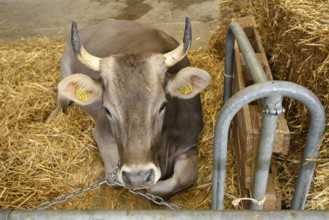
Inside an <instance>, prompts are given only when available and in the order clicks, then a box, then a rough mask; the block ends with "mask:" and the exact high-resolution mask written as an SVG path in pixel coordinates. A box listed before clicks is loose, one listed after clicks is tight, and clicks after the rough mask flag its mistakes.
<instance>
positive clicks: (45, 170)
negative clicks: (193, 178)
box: [0, 38, 234, 209]
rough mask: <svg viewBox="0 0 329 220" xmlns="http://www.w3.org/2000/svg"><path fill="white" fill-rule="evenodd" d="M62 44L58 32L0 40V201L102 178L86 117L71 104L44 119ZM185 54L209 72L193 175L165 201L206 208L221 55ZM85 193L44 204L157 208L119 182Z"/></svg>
mask: <svg viewBox="0 0 329 220" xmlns="http://www.w3.org/2000/svg"><path fill="white" fill-rule="evenodd" d="M63 44H64V41H63V40H62V39H49V38H37V39H29V40H17V41H12V42H7V43H5V44H1V45H0V72H1V75H0V79H1V84H0V97H1V98H0V112H1V119H0V136H1V138H0V207H1V208H15V209H27V208H33V207H35V206H36V205H38V204H40V203H42V202H45V201H48V200H52V199H54V198H55V197H57V196H59V195H61V194H68V193H71V192H72V191H73V190H75V189H77V188H79V187H86V186H88V185H89V184H90V183H92V182H94V181H99V180H102V179H103V175H104V174H103V165H102V161H101V159H100V156H99V154H98V151H97V147H96V144H95V141H94V139H93V137H92V135H91V132H92V129H93V127H94V122H93V121H92V119H90V118H89V117H88V116H87V115H85V113H84V112H83V111H82V110H81V109H80V108H79V107H78V106H77V105H74V104H73V105H72V106H69V107H68V109H67V110H66V111H65V113H64V114H60V115H59V117H58V118H57V119H56V120H54V121H52V122H50V123H46V122H45V121H46V119H47V117H48V116H49V114H50V113H51V111H52V110H53V109H54V108H55V103H56V85H57V83H58V81H59V78H60V73H59V60H60V56H61V54H62V52H63ZM216 52H217V51H216ZM189 57H190V59H191V62H192V64H193V65H194V66H197V67H199V68H203V69H205V70H207V71H208V72H209V73H210V74H211V75H212V78H213V83H212V85H211V86H210V87H209V88H208V89H207V90H206V91H205V92H204V93H203V94H202V100H203V108H204V120H205V126H204V130H203V132H202V135H201V137H200V148H199V149H200V151H199V161H200V163H199V172H200V175H199V179H198V181H197V183H196V184H195V185H194V186H193V187H192V188H190V189H189V190H187V191H185V192H182V193H180V194H178V195H177V196H175V197H174V198H173V199H172V200H171V201H172V202H175V203H177V204H179V205H181V206H183V207H185V208H188V209H209V207H210V191H211V170H212V143H213V129H214V124H215V120H216V116H217V114H218V111H219V108H220V103H221V93H222V81H223V79H222V76H223V63H222V57H219V56H218V55H216V53H214V52H213V51H212V50H207V51H204V50H197V51H192V52H191V53H190V55H189ZM230 161H232V160H230ZM231 166H234V164H232V165H231ZM231 170H234V169H233V168H232V169H231ZM232 175H234V174H233V173H229V174H228V177H229V178H230V179H231V181H228V186H227V187H228V188H232V187H234V183H233V182H232V180H233V176H232ZM232 192H234V190H232ZM85 194H86V195H84V196H82V197H80V198H71V199H69V200H68V201H67V202H66V203H64V204H61V205H55V206H53V207H52V209H100V208H101V209H150V208H153V209H158V208H162V207H158V206H154V205H152V204H151V203H150V202H148V201H146V200H145V199H141V198H140V197H138V196H135V195H132V194H131V193H129V192H128V191H127V190H125V189H112V188H110V187H106V186H103V187H101V188H100V189H98V190H95V191H92V192H87V193H85ZM228 206H230V204H228Z"/></svg>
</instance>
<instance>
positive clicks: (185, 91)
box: [180, 82, 192, 95]
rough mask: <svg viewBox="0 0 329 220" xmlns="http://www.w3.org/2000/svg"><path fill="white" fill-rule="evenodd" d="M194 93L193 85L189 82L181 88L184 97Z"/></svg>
mask: <svg viewBox="0 0 329 220" xmlns="http://www.w3.org/2000/svg"><path fill="white" fill-rule="evenodd" d="M191 92H192V85H191V83H189V82H187V83H185V84H184V85H183V86H182V87H180V93H181V94H182V95H187V94H190V93H191Z"/></svg>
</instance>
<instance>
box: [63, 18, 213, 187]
mask: <svg viewBox="0 0 329 220" xmlns="http://www.w3.org/2000/svg"><path fill="white" fill-rule="evenodd" d="M132 40H133V39H132ZM190 44H191V25H190V22H189V19H186V25H185V34H184V39H183V42H182V43H181V44H180V45H179V46H178V47H177V48H176V49H175V50H173V51H171V52H168V53H166V54H158V53H145V54H122V55H112V56H110V57H106V58H98V57H95V56H93V55H91V54H89V53H88V52H87V51H86V50H85V49H84V48H83V46H82V45H81V44H80V40H79V36H78V32H77V27H76V24H75V23H74V22H73V23H72V47H73V50H74V52H75V55H76V57H77V58H78V59H79V60H80V61H81V62H82V63H83V64H85V65H86V66H87V67H89V68H90V69H92V70H95V71H98V72H100V78H99V80H94V79H92V78H90V77H88V76H86V75H84V74H74V75H71V76H69V77H66V78H64V79H63V80H62V81H61V82H60V83H59V86H58V88H59V92H61V94H62V95H64V96H66V97H67V98H69V99H71V100H72V101H74V102H76V103H77V104H79V105H89V104H92V103H94V102H96V101H98V102H99V101H101V103H102V105H103V108H102V109H101V111H104V113H105V114H106V115H107V120H108V122H107V123H110V126H111V128H112V132H113V136H114V139H115V141H116V144H117V147H118V152H119V156H120V160H121V167H120V169H119V172H118V179H119V181H120V182H121V183H122V184H123V185H125V186H126V187H128V188H148V187H150V186H151V185H153V184H155V183H156V182H157V181H158V180H159V178H160V177H161V171H160V168H159V166H158V165H157V164H156V161H155V155H156V154H155V151H156V148H157V144H158V142H159V139H160V135H161V130H162V124H163V120H164V115H165V111H166V102H167V100H166V94H170V95H171V96H174V97H178V98H181V99H189V98H192V97H194V96H195V95H196V94H198V93H199V92H200V91H202V90H203V89H204V88H205V87H206V86H207V85H208V84H209V83H210V76H209V75H208V73H206V72H205V71H203V70H200V69H197V68H192V67H186V68H184V69H182V70H181V71H179V72H178V73H177V74H176V75H169V74H167V70H168V68H169V67H171V66H173V65H174V64H176V63H177V62H179V61H180V60H181V59H183V58H184V57H185V55H186V54H187V52H188V50H189V48H190Z"/></svg>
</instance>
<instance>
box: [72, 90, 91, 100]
mask: <svg viewBox="0 0 329 220" xmlns="http://www.w3.org/2000/svg"><path fill="white" fill-rule="evenodd" d="M75 96H76V97H77V98H78V99H79V100H80V101H83V102H87V101H88V95H87V93H86V92H85V91H83V90H82V89H80V88H77V90H75Z"/></svg>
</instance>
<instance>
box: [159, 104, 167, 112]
mask: <svg viewBox="0 0 329 220" xmlns="http://www.w3.org/2000/svg"><path fill="white" fill-rule="evenodd" d="M166 106H167V102H163V103H162V104H161V107H160V110H159V113H161V112H162V111H163V110H165V109H166Z"/></svg>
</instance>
